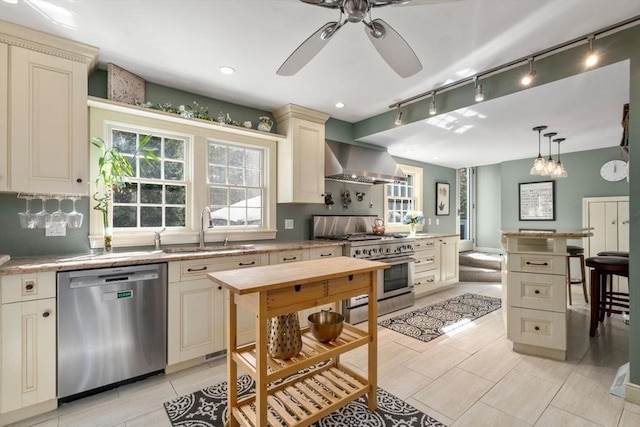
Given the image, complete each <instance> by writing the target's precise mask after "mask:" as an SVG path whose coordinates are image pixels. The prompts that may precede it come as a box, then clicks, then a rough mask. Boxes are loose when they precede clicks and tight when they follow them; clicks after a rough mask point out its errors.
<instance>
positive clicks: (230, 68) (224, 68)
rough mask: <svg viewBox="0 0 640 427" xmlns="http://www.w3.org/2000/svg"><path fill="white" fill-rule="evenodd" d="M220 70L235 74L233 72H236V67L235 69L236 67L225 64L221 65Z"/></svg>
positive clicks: (223, 72)
mask: <svg viewBox="0 0 640 427" xmlns="http://www.w3.org/2000/svg"><path fill="white" fill-rule="evenodd" d="M220 72H221V73H222V74H227V75H229V74H233V73H235V72H236V69H235V68H233V67H229V66H227V65H223V66H222V67H220Z"/></svg>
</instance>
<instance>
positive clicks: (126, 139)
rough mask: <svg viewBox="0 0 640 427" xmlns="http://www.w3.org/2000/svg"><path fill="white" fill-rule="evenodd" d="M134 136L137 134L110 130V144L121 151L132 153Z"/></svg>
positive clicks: (134, 145) (134, 146) (134, 149)
mask: <svg viewBox="0 0 640 427" xmlns="http://www.w3.org/2000/svg"><path fill="white" fill-rule="evenodd" d="M136 137H137V135H136V134H135V133H133V132H125V131H121V130H112V131H111V144H113V146H114V147H116V148H117V149H118V150H119V151H120V152H121V153H126V154H133V153H135V152H136Z"/></svg>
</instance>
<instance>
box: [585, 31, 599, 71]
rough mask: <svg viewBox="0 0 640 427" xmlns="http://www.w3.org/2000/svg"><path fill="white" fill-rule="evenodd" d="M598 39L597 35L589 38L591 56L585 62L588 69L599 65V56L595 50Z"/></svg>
mask: <svg viewBox="0 0 640 427" xmlns="http://www.w3.org/2000/svg"><path fill="white" fill-rule="evenodd" d="M595 39H596V36H595V34H592V35H590V36H589V55H588V56H587V59H586V60H585V61H584V64H585V65H586V66H587V67H593V66H594V65H596V64H597V63H598V54H597V53H596V51H595V50H593V41H594V40H595Z"/></svg>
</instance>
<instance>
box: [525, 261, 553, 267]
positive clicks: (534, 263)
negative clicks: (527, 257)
mask: <svg viewBox="0 0 640 427" xmlns="http://www.w3.org/2000/svg"><path fill="white" fill-rule="evenodd" d="M526 264H527V265H538V266H541V267H546V266H548V265H549V263H548V262H546V261H545V262H531V261H527V262H526Z"/></svg>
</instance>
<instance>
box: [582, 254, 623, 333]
mask: <svg viewBox="0 0 640 427" xmlns="http://www.w3.org/2000/svg"><path fill="white" fill-rule="evenodd" d="M586 265H587V267H590V268H592V270H591V321H590V327H589V335H590V336H592V337H593V336H595V334H596V330H597V329H598V322H602V321H604V315H605V313H606V314H607V316H611V313H618V314H622V313H624V312H628V311H629V294H627V293H624V292H614V291H613V280H612V277H613V276H614V275H616V276H623V277H629V258H627V257H617V256H596V257H590V258H587V259H586Z"/></svg>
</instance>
